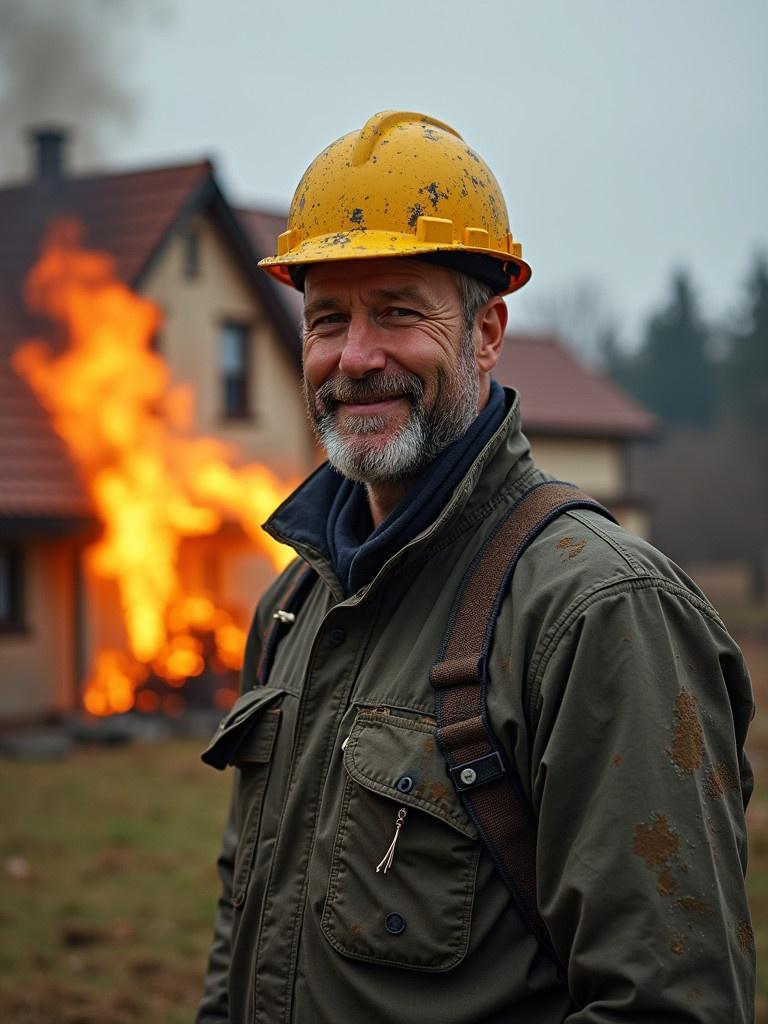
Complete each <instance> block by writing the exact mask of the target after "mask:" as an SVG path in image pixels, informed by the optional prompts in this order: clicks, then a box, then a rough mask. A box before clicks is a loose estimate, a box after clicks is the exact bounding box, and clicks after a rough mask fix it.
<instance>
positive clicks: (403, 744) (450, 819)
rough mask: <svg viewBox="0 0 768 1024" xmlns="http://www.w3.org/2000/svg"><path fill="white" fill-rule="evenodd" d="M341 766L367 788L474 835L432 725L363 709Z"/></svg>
mask: <svg viewBox="0 0 768 1024" xmlns="http://www.w3.org/2000/svg"><path fill="white" fill-rule="evenodd" d="M344 767H345V768H346V770H347V772H348V773H349V775H350V776H351V777H352V778H353V779H354V780H355V782H357V783H359V785H361V786H364V787H365V788H366V789H369V790H372V791H373V792H375V793H381V794H382V795H383V796H387V797H389V798H390V799H392V800H397V801H398V802H399V803H400V804H404V805H405V806H406V807H416V808H418V809H419V810H421V811H425V812H426V813H427V814H431V815H432V816H433V817H435V818H440V820H441V821H444V822H446V823H447V824H448V825H452V826H453V828H455V829H458V831H459V832H461V833H463V835H465V836H469V837H470V838H471V839H476V838H477V835H478V832H477V829H476V827H475V825H474V823H473V822H472V820H471V819H470V817H469V815H468V814H467V812H466V811H465V810H464V805H463V804H462V802H461V798H460V797H459V795H458V794H457V793H456V790H455V789H454V788H453V785H452V784H451V780H450V779H449V777H448V772H447V770H446V767H445V760H444V758H443V755H442V753H441V752H440V748H439V747H438V745H437V739H436V738H435V730H434V727H433V726H431V725H428V724H426V723H425V722H420V721H418V720H415V719H411V718H401V717H400V716H398V715H394V714H382V713H381V712H377V711H367V710H361V711H359V712H358V714H357V717H356V718H355V724H354V726H353V727H352V732H351V733H350V735H349V738H348V739H347V741H346V745H345V747H344Z"/></svg>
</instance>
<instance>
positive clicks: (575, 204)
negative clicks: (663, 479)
mask: <svg viewBox="0 0 768 1024" xmlns="http://www.w3.org/2000/svg"><path fill="white" fill-rule="evenodd" d="M17 2H18V0H1V2H0V11H2V10H3V7H5V8H7V9H10V8H13V6H14V3H17ZM98 2H99V0H59V2H58V3H57V4H56V5H55V8H54V9H56V10H57V11H59V12H61V11H63V10H69V11H71V12H72V19H71V22H70V24H71V25H72V26H74V25H75V23H76V20H77V19H76V17H75V15H76V13H77V12H78V11H80V10H81V9H85V7H88V6H89V5H90V6H93V4H94V3H98ZM102 2H103V0H102ZM27 3H29V0H27ZM108 3H110V4H111V6H112V7H113V9H114V10H118V9H119V8H121V6H122V3H121V0H108ZM146 5H147V8H148V14H147V17H145V18H144V19H143V20H142V19H137V17H136V16H135V10H136V8H135V6H134V7H133V11H134V16H132V18H131V23H130V25H129V26H127V27H126V25H124V24H123V23H122V21H121V19H120V18H115V17H114V16H111V17H109V18H105V20H104V22H103V31H102V32H101V36H100V39H101V44H100V45H102V46H103V47H105V52H108V53H110V54H112V56H110V58H109V59H110V61H111V62H112V70H113V72H114V75H115V77H116V79H117V80H119V81H121V82H123V83H124V85H125V88H126V90H128V92H130V93H131V95H132V97H133V100H134V102H133V115H134V116H133V120H132V121H130V120H129V118H127V117H125V118H123V120H122V121H120V122H119V128H118V127H117V126H118V119H116V120H115V126H113V127H114V128H115V130H113V131H112V132H111V133H108V138H109V144H108V147H107V151H106V152H105V151H104V150H103V149H102V153H101V154H100V158H99V162H100V163H102V164H103V163H105V162H106V163H110V164H114V165H123V166H124V165H144V164H150V163H152V164H155V163H170V162H174V161H177V160H181V159H187V158H191V157H196V156H199V155H201V154H208V155H210V156H212V157H213V158H214V160H215V162H216V166H217V168H218V169H219V171H220V174H221V180H222V183H223V185H224V188H225V190H226V192H227V194H228V195H229V196H230V198H231V199H232V200H234V201H236V202H239V203H243V202H245V203H251V204H254V205H257V204H262V205H266V206H268V207H271V208H285V207H287V204H288V202H289V201H290V197H291V194H292V192H293V188H294V186H295V184H296V183H297V181H298V179H299V176H300V175H301V173H302V171H303V170H304V168H305V166H306V165H307V163H308V162H309V161H310V160H311V159H312V157H313V156H314V155H315V154H316V153H317V152H319V150H320V149H321V148H323V147H324V146H325V145H326V144H327V143H328V142H329V141H331V140H332V139H334V138H336V137H338V136H339V135H342V134H344V133H345V132H347V131H350V130H352V129H354V128H359V127H360V126H362V124H363V123H364V121H365V120H366V119H367V117H368V116H369V115H370V114H372V113H374V112H375V111H377V110H381V109H386V108H403V109H411V110H416V111H422V112H425V113H429V114H432V115H434V116H436V117H438V118H440V119H442V120H445V121H448V122H449V123H450V124H452V125H453V126H454V127H456V128H457V129H458V130H459V131H460V132H461V133H462V134H463V135H464V137H465V139H466V140H467V141H468V142H469V143H470V144H471V145H472V146H473V147H474V148H475V149H477V150H478V152H479V153H481V154H482V155H483V156H484V157H485V159H486V160H487V161H488V163H489V164H490V165H491V167H492V168H493V170H494V171H495V173H496V175H497V177H498V178H499V180H500V182H501V185H502V188H503V190H504V192H505V194H506V197H507V202H508V206H509V210H510V218H511V224H512V229H513V232H514V234H515V237H517V238H520V239H521V240H522V242H523V248H524V253H525V256H526V257H527V259H528V260H529V261H530V263H531V264H532V266H533V269H534V276H533V280H532V282H531V284H530V285H529V286H528V287H527V288H526V289H525V290H524V291H523V292H521V293H520V295H519V296H517V297H513V299H512V301H511V309H512V313H513V322H514V323H515V324H516V325H517V326H523V325H525V324H526V322H528V321H530V320H531V319H533V317H534V315H536V314H537V313H538V314H540V307H541V305H542V304H544V305H546V304H547V302H549V301H551V300H552V298H553V297H557V296H559V295H563V294H568V293H569V292H570V291H572V290H573V288H574V287H576V286H577V285H578V283H579V282H583V281H591V282H594V283H595V285H596V286H597V287H599V289H600V293H601V301H602V302H604V304H606V305H608V306H611V307H613V309H614V310H615V311H616V313H617V315H618V317H619V319H620V322H621V323H622V324H624V326H625V333H626V334H627V335H628V336H629V337H630V338H631V337H633V336H634V335H636V333H637V330H638V325H639V324H640V323H641V321H642V318H643V317H644V316H645V315H646V314H647V313H648V312H649V311H650V310H651V309H652V308H654V307H657V306H658V305H659V303H660V302H661V301H662V300H663V299H664V297H665V294H666V287H667V280H668V276H669V274H670V272H671V270H672V269H673V268H675V267H678V266H686V267H688V268H690V269H691V271H692V273H693V275H694V279H695V281H696V283H697V285H698V289H699V294H700V297H701V299H702V303H703V305H704V308H705V310H706V311H707V312H708V313H710V314H712V315H717V314H721V313H722V312H723V311H724V310H725V309H726V308H727V307H728V306H729V305H732V304H733V303H734V302H735V301H736V299H737V298H738V296H739V293H740V287H741V283H742V281H743V278H744V275H745V272H746V269H747V267H748V264H749V262H750V259H751V255H752V254H753V253H754V252H755V251H756V250H757V249H758V248H766V247H768V130H766V129H767V128H768V125H767V124H766V120H767V119H768V114H767V112H768V102H767V101H768V59H767V54H768V3H767V2H766V0H732V2H731V3H727V4H726V3H723V2H722V0H645V2H643V3H642V4H640V3H630V2H629V0H625V2H620V0H579V2H578V3H577V2H576V0H540V2H539V3H536V4H533V3H530V2H526V3H523V2H520V0H474V2H471V3H467V2H466V0H442V2H435V0H410V2H397V0H390V2H389V3H387V4H379V3H376V4H374V3H365V2H363V0H356V2H353V0H323V2H318V0H315V2H311V0H292V2H291V3H287V4H278V3H259V2H257V0H217V2H212V0H146ZM45 6H47V5H45ZM42 9H44V8H41V10H42ZM47 9H48V10H49V11H50V10H51V8H50V6H47ZM25 10H29V7H26V8H25ZM96 27H97V28H98V25H97V26H96ZM129 29H130V32H131V33H132V35H131V41H130V46H129V47H127V44H126V47H122V46H121V44H122V41H123V35H124V30H125V32H126V33H127V32H128V30H129ZM73 31H74V28H73ZM125 38H126V39H127V38H128V37H127V35H126V36H125ZM110 47H111V49H110ZM25 63H26V62H25ZM75 63H78V61H77V60H76V59H74V58H73V59H71V60H70V63H69V67H70V69H71V70H70V72H69V73H70V74H71V75H73V76H74V75H76V73H77V68H76V67H74V66H73V65H74V64H75ZM0 81H1V80H0ZM58 92H59V94H61V90H58ZM54 105H55V104H54ZM39 107H40V109H39V116H40V118H41V119H43V118H45V117H47V116H51V114H52V113H55V111H53V110H52V109H51V107H52V103H51V101H50V100H46V98H45V96H43V97H41V99H40V103H39ZM35 109H37V108H35ZM58 113H59V114H60V113H61V111H59V112H58ZM26 116H27V117H28V116H29V113H28V112H27V114H26ZM81 159H82V156H81Z"/></svg>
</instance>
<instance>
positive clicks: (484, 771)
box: [449, 750, 507, 793]
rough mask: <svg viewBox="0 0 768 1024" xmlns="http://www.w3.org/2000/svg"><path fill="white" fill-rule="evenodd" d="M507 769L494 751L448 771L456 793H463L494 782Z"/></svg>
mask: <svg viewBox="0 0 768 1024" xmlns="http://www.w3.org/2000/svg"><path fill="white" fill-rule="evenodd" d="M506 772H507V769H506V768H505V767H504V762H503V761H502V760H501V754H500V753H499V752H498V750H494V751H493V752H492V753H490V754H485V755H484V756H483V757H477V758H475V760H474V761H465V762H464V764H457V765H456V767H455V768H451V769H450V772H449V774H450V776H451V781H452V782H453V785H454V787H455V789H456V792H457V793H465V792H466V791H467V790H468V789H476V788H477V787H478V786H482V785H484V784H485V783H486V782H494V781H495V780H496V779H500V778H501V777H502V775H506Z"/></svg>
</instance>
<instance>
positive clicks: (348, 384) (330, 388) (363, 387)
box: [315, 370, 424, 412]
mask: <svg viewBox="0 0 768 1024" xmlns="http://www.w3.org/2000/svg"><path fill="white" fill-rule="evenodd" d="M394 396H397V397H398V398H407V399H409V401H411V402H412V403H417V402H419V401H421V399H422V398H423V397H424V385H423V384H422V383H421V381H420V380H419V378H418V377H417V376H416V375H415V374H412V373H396V374H394V373H385V372H384V371H383V370H378V371H376V372H375V373H371V374H369V375H368V376H367V377H362V378H361V379H359V380H355V379H353V378H351V377H334V378H333V379H332V380H327V381H326V382H325V383H324V384H321V385H320V387H319V388H318V389H317V392H316V393H315V401H316V404H317V406H318V407H319V409H320V411H321V412H327V411H329V410H330V408H331V407H332V406H333V405H334V404H335V403H337V402H345V403H355V402H377V401H381V400H383V399H387V398H392V397H394Z"/></svg>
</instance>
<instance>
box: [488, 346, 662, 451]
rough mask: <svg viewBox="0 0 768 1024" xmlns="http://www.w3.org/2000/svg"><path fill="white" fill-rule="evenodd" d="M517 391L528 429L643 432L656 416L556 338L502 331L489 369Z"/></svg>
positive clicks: (652, 425)
mask: <svg viewBox="0 0 768 1024" xmlns="http://www.w3.org/2000/svg"><path fill="white" fill-rule="evenodd" d="M494 376H495V377H496V379H497V380H498V381H499V382H500V383H501V384H506V385H508V386H509V387H514V388H516V389H517V391H519V392H520V404H521V409H522V419H523V429H524V430H526V431H527V432H528V433H531V434H533V433H539V434H563V433H566V434H569V435H571V436H581V437H600V436H603V437H616V438H631V437H638V438H639V437H648V436H650V435H651V434H653V433H655V431H656V429H657V428H658V421H657V419H656V417H655V416H654V415H653V414H652V413H650V412H648V410H647V409H644V408H643V407H642V406H641V405H640V404H639V403H638V402H636V401H635V400H634V399H633V398H632V397H630V396H629V395H628V394H627V393H626V392H625V391H623V390H622V389H621V388H619V387H618V386H617V385H616V384H614V383H613V382H612V381H610V380H609V379H608V378H607V377H604V376H603V375H602V374H601V373H599V372H598V371H596V370H593V369H591V368H590V367H587V366H585V365H584V364H583V363H581V362H580V361H579V360H578V359H576V357H575V356H574V355H572V353H571V352H569V351H568V349H567V348H565V346H564V345H562V344H561V343H560V342H559V341H558V340H557V339H556V338H553V337H547V336H541V337H539V336H535V335H524V334H508V335H507V337H506V339H505V343H504V348H503V350H502V355H501V358H500V360H499V362H498V364H497V366H496V370H495V371H494Z"/></svg>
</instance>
